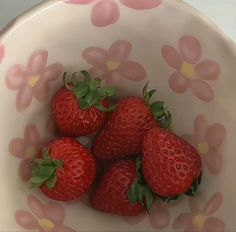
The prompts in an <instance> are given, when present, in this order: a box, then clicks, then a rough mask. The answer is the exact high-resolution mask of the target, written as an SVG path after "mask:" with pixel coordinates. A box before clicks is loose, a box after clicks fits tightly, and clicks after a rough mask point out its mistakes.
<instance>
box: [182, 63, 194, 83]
mask: <svg viewBox="0 0 236 232" xmlns="http://www.w3.org/2000/svg"><path fill="white" fill-rule="evenodd" d="M194 68H195V67H194V65H193V64H189V63H187V62H185V61H183V63H182V65H181V68H180V72H181V73H182V74H183V75H184V76H185V77H186V78H188V79H190V80H192V79H193V78H194V76H195V69H194Z"/></svg>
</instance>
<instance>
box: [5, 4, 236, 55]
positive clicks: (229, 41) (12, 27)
mask: <svg viewBox="0 0 236 232" xmlns="http://www.w3.org/2000/svg"><path fill="white" fill-rule="evenodd" d="M163 1H164V2H167V3H168V2H169V3H170V4H172V5H177V6H181V8H182V10H184V11H186V12H190V13H191V14H192V15H193V16H194V17H196V18H198V20H200V21H201V22H202V24H204V25H206V26H207V27H208V28H210V29H211V30H212V31H213V32H215V33H216V34H217V36H219V37H220V38H221V39H222V41H224V42H225V44H226V45H227V46H229V47H231V49H233V51H235V54H236V41H234V39H233V38H231V37H230V36H229V35H228V34H226V33H225V32H224V31H223V30H222V29H221V28H220V27H219V26H218V25H217V24H216V23H214V22H213V21H212V20H211V19H210V18H209V17H208V16H207V15H205V14H204V13H202V12H201V11H200V10H198V9H196V8H195V7H193V6H191V5H190V4H189V3H186V2H185V1H184V0H163ZM59 4H64V0H43V2H40V3H38V4H36V5H34V6H32V7H31V8H29V9H27V10H25V11H23V12H22V13H21V14H19V15H18V16H16V17H15V18H13V19H12V20H11V21H10V22H9V23H8V24H7V25H6V26H4V27H3V29H1V30H0V44H1V43H4V41H5V40H7V38H8V37H9V36H10V35H11V34H12V33H14V32H15V31H16V30H17V28H19V27H20V26H22V25H24V23H26V22H27V21H29V20H30V19H31V18H33V17H36V16H37V15H39V14H40V13H41V12H42V11H45V10H47V9H49V8H51V7H54V6H55V5H59Z"/></svg>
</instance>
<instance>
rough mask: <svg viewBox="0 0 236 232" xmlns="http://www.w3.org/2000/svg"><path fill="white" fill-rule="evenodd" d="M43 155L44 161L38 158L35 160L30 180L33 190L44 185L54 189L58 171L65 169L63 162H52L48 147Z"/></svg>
mask: <svg viewBox="0 0 236 232" xmlns="http://www.w3.org/2000/svg"><path fill="white" fill-rule="evenodd" d="M43 153H44V155H43V159H39V158H36V159H34V160H33V163H34V164H35V166H34V168H33V171H32V174H31V179H30V182H31V185H30V187H31V188H36V187H40V186H41V185H43V184H47V186H50V188H53V187H54V186H55V183H56V171H57V169H58V168H63V161H62V160H52V159H51V158H50V153H49V148H48V147H46V148H44V150H43Z"/></svg>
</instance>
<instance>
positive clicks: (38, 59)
mask: <svg viewBox="0 0 236 232" xmlns="http://www.w3.org/2000/svg"><path fill="white" fill-rule="evenodd" d="M47 61H48V52H47V51H45V50H42V51H37V52H35V53H34V54H32V55H31V57H30V59H29V63H28V68H29V71H30V73H31V75H39V74H42V72H43V70H44V68H45V67H46V64H47Z"/></svg>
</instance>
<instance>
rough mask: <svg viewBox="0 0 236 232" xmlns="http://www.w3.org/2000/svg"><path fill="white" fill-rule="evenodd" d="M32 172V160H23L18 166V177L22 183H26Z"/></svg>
mask: <svg viewBox="0 0 236 232" xmlns="http://www.w3.org/2000/svg"><path fill="white" fill-rule="evenodd" d="M32 171H33V164H32V159H23V160H22V161H21V163H20V166H19V176H20V177H21V179H22V180H23V181H28V180H29V179H30V177H31V174H32Z"/></svg>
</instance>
